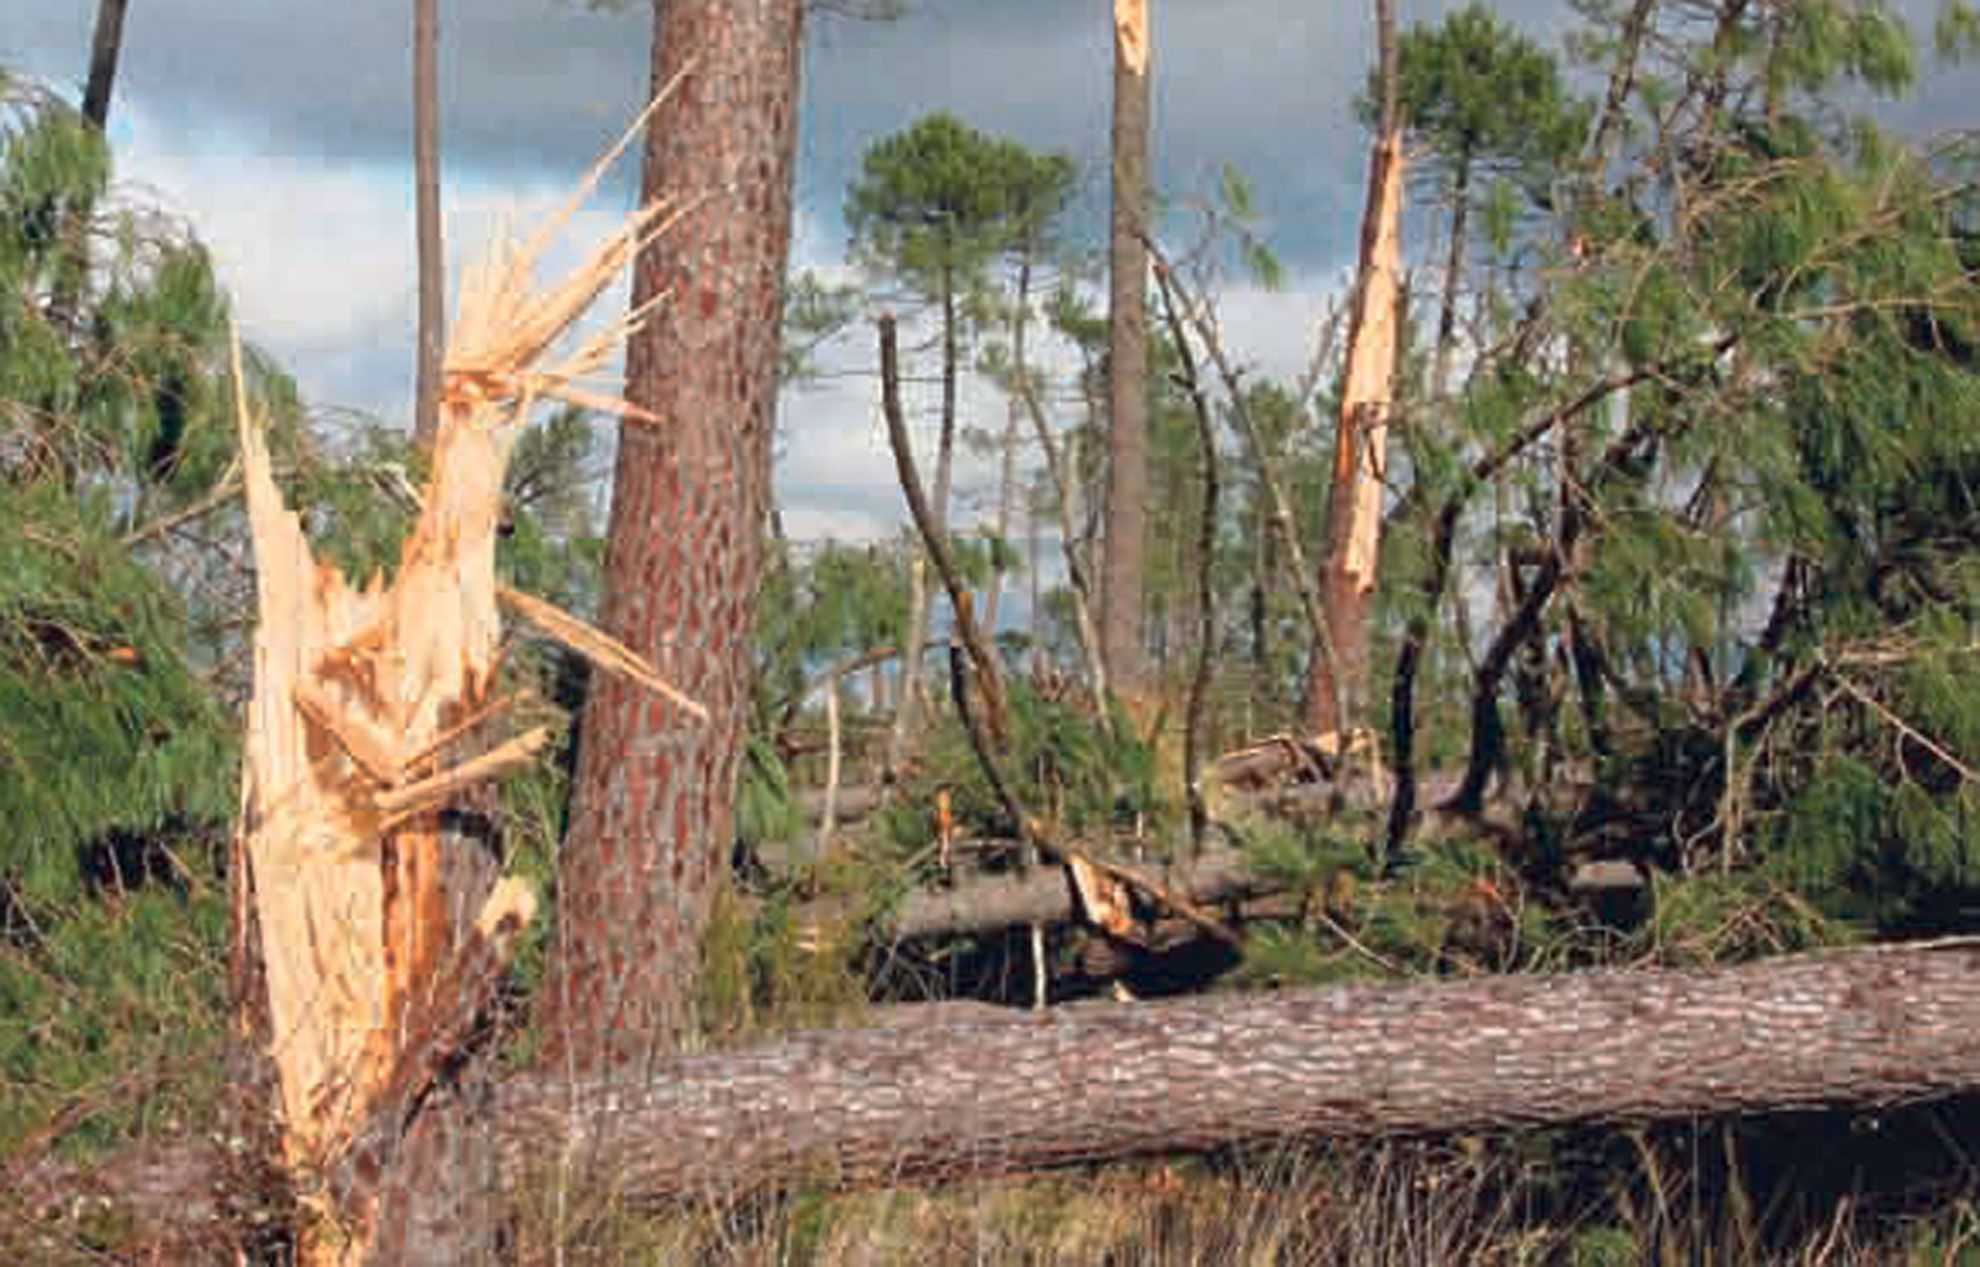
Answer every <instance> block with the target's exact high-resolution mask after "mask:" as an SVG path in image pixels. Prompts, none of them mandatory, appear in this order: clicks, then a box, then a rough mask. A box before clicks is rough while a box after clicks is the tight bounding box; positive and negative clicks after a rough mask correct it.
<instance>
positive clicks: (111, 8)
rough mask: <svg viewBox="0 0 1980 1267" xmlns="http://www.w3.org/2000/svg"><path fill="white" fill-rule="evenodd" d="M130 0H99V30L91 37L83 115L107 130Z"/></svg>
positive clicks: (97, 28) (96, 127)
mask: <svg viewBox="0 0 1980 1267" xmlns="http://www.w3.org/2000/svg"><path fill="white" fill-rule="evenodd" d="M129 7H130V0H97V4H96V33H95V35H94V36H92V37H91V39H90V48H89V82H88V83H87V85H86V86H85V87H84V88H83V104H82V115H83V118H85V119H87V120H88V121H89V124H90V126H91V127H93V128H95V129H96V130H97V131H99V132H101V131H103V130H104V129H105V128H106V127H107V126H108V125H109V123H110V95H111V92H112V90H113V89H114V88H115V87H116V84H117V60H118V58H119V56H120V55H121V54H122V53H123V50H124V11H125V10H126V9H128V8H129Z"/></svg>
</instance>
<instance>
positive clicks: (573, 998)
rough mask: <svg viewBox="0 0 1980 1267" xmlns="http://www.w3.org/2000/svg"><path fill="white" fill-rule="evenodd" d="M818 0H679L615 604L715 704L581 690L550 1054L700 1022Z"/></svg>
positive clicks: (632, 635) (615, 558)
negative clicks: (649, 421) (662, 230)
mask: <svg viewBox="0 0 1980 1267" xmlns="http://www.w3.org/2000/svg"><path fill="white" fill-rule="evenodd" d="M803 8H804V6H803V4H802V3H801V0H661V2H657V3H656V5H655V8H654V53H653V84H654V88H655V90H656V91H657V90H658V89H659V88H660V87H661V86H662V85H665V84H667V83H668V82H670V81H671V80H673V79H674V78H675V77H676V76H677V75H679V76H681V79H680V83H679V86H678V87H676V88H675V89H674V91H673V93H672V94H671V95H670V96H669V97H668V98H667V99H666V100H665V101H664V102H663V103H662V104H661V105H660V106H659V107H658V109H657V110H656V112H655V113H654V116H653V121H652V126H651V128H650V130H649V132H648V139H647V148H646V166H645V172H644V175H643V177H642V181H641V187H642V192H643V196H644V197H645V198H646V199H648V200H654V199H664V200H669V201H671V202H672V203H673V204H674V205H676V206H679V207H681V208H683V214H682V219H681V220H680V221H679V222H677V223H676V224H675V225H674V226H673V228H671V229H670V230H669V231H668V232H667V234H666V235H665V236H664V237H662V238H661V239H660V241H659V242H658V243H657V244H655V245H654V246H652V247H650V248H649V249H647V250H646V251H645V252H644V253H642V255H641V257H640V261H639V265H638V267H637V270H636V276H635V280H634V286H633V296H634V304H635V305H636V306H638V305H642V304H645V303H647V302H648V301H650V300H652V299H653V298H655V297H656V296H661V295H665V296H667V297H668V298H667V299H666V301H665V302H664V303H662V304H660V306H658V307H657V308H656V309H655V310H654V313H653V316H652V319H651V320H650V322H649V324H647V325H646V326H645V327H644V328H643V329H642V330H641V331H640V332H639V333H638V335H637V336H635V338H634V340H633V342H632V344H631V346H630V347H629V349H628V351H627V356H626V377H627V391H628V396H629V398H630V399H631V400H632V402H633V403H634V404H635V405H638V406H641V407H643V408H645V409H647V410H649V411H651V412H652V413H653V414H655V415H657V416H658V418H659V422H658V423H657V424H656V425H652V426H637V425H628V426H626V427H624V428H622V430H621V434H620V440H619V457H618V469H617V473H616V476H615V479H614V484H613V497H612V515H611V545H610V548H609V552H608V555H607V559H606V596H605V605H604V613H603V618H604V624H605V627H606V629H607V630H608V631H609V632H611V633H613V634H615V635H617V636H618V637H619V638H620V639H621V640H622V641H624V642H626V643H627V644H628V645H630V646H632V647H633V648H634V649H636V650H638V651H640V652H642V653H644V654H646V655H648V656H649V657H651V658H652V660H653V662H654V663H655V665H656V666H657V667H658V668H659V670H660V671H661V672H662V673H663V674H664V675H666V677H667V678H668V680H670V681H672V682H674V683H676V684H677V685H678V686H679V687H680V688H681V689H682V690H683V691H685V692H686V693H687V694H688V695H689V696H691V697H692V698H694V699H696V700H699V701H700V702H701V703H702V704H703V705H705V706H706V707H707V709H708V710H709V712H710V714H711V720H710V721H708V722H706V723H702V722H698V721H696V720H695V719H694V718H693V717H691V716H690V715H688V714H687V713H686V712H684V711H683V710H682V709H681V708H679V707H676V706H674V705H672V704H669V703H667V702H665V701H660V700H655V699H653V698H651V697H650V696H648V695H646V694H644V693H642V692H640V691H638V690H637V689H633V688H629V687H628V686H626V685H625V684H622V683H621V682H619V681H617V680H616V679H613V678H609V677H607V678H603V679H594V682H593V686H592V692H591V696H590V698H589V699H588V700H587V701H586V705H585V711H584V719H583V730H582V732H581V733H582V742H581V745H580V749H579V755H578V768H577V775H576V783H575V789H574V794H573V796H574V799H573V805H572V821H571V827H570V832H569V835H568V837H567V838H566V840H565V843H564V849H563V856H562V859H561V862H560V865H559V868H558V889H559V900H560V913H561V922H560V929H559V933H558V937H557V945H556V948H555V953H554V957H553V962H552V966H551V971H550V975H549V978H548V980H547V981H546V982H545V985H544V988H543V991H542V994H541V996H540V997H541V999H542V1005H543V1007H544V1009H545V1019H546V1025H545V1033H546V1034H547V1035H549V1055H548V1068H550V1069H552V1070H557V1071H561V1072H565V1073H571V1072H575V1073H577V1074H580V1075H582V1074H587V1073H597V1072H605V1071H614V1072H618V1073H631V1072H634V1071H635V1070H636V1069H637V1068H638V1067H639V1065H640V1064H641V1063H642V1062H644V1061H646V1060H649V1059H652V1058H654V1057H655V1056H657V1055H658V1054H659V1053H662V1052H665V1051H667V1050H668V1049H670V1048H671V1047H672V1046H673V1045H674V1044H675V1043H676V1042H677V1041H678V1040H679V1039H680V1037H681V1036H682V1035H683V1033H684V1032H686V1031H687V1030H689V1029H690V1028H691V1027H692V1025H693V1022H694V1017H693V1007H692V1003H693V999H694V996H695V989H696V984H697V981H698V978H699V968H700V942H701V933H702V929H703V927H704V926H705V924H706V922H707V919H708V915H709V913H710V910H711V908H712V904H713V900H714V896H715V891H716V887H717V885H718V884H719V883H720V882H721V879H722V875H723V872H724V866H725V864H726V862H727V860H728V857H729V850H730V847H731V843H732V836H733V817H734V797H735V779H736V768H737V758H738V755H739V753H740V751H741V747H742V737H743V730H744V726H745V723H746V714H747V708H748V702H749V671H750V664H751V633H752V629H753V627H754V621H753V619H752V618H753V615H754V607H755V592H756V585H757V578H758V574H759V571H760V569H761V566H762V559H763V531H764V517H765V515H766V513H767V512H768V509H769V498H770V454H771V428H772V421H773V416H774V411H775V407H776V391H777V371H778V363H779V338H780V326H781V321H782V312H783V304H782V288H783V278H784V268H785V257H786V254H787V251H788V247H789V243H790V227H791V170H792V163H793V158H794V154H795V150H796V138H797V110H798V71H799V54H800V51H801V48H802V30H803Z"/></svg>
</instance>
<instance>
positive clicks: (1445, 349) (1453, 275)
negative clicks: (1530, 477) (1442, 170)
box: [1430, 154, 1471, 404]
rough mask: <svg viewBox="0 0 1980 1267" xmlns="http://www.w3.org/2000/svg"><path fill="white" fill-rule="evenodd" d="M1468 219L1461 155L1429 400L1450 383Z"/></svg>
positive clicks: (1467, 182)
mask: <svg viewBox="0 0 1980 1267" xmlns="http://www.w3.org/2000/svg"><path fill="white" fill-rule="evenodd" d="M1470 220H1471V159H1470V157H1469V156H1467V155H1464V154H1460V155H1458V159H1457V166H1456V168H1455V169H1454V170H1453V172H1452V174H1451V240H1450V245H1449V251H1448V254H1447V255H1446V256H1445V258H1444V289H1443V295H1442V296H1441V298H1440V299H1439V300H1438V303H1437V347H1436V350H1435V352H1433V353H1432V355H1431V362H1430V399H1431V400H1433V401H1436V402H1439V403H1440V404H1441V402H1442V401H1443V400H1444V396H1445V394H1446V393H1447V392H1449V391H1450V386H1451V353H1452V351H1453V350H1454V349H1455V348H1456V346H1457V304H1458V288H1459V287H1460V286H1461V285H1462V283H1463V280H1464V252H1465V238H1466V236H1467V235H1468V234H1469V233H1470V228H1471V226H1470Z"/></svg>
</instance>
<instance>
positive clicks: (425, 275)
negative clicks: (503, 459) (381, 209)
mask: <svg viewBox="0 0 1980 1267" xmlns="http://www.w3.org/2000/svg"><path fill="white" fill-rule="evenodd" d="M439 3H440V0H413V191H414V198H413V202H414V206H415V219H416V220H417V225H416V227H415V230H414V236H415V237H416V238H417V239H418V244H417V251H418V255H419V331H418V342H419V353H418V361H419V370H418V374H417V376H416V379H415V386H414V391H413V439H414V440H415V441H416V442H417V443H418V444H419V446H420V447H421V448H422V449H427V450H431V449H432V447H433V437H434V436H436V435H438V434H439V433H440V363H441V361H442V359H443V357H444V354H445V351H446V347H447V299H446V290H445V287H446V271H447V265H446V257H445V256H444V255H443V254H442V251H441V244H440V16H439Z"/></svg>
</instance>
